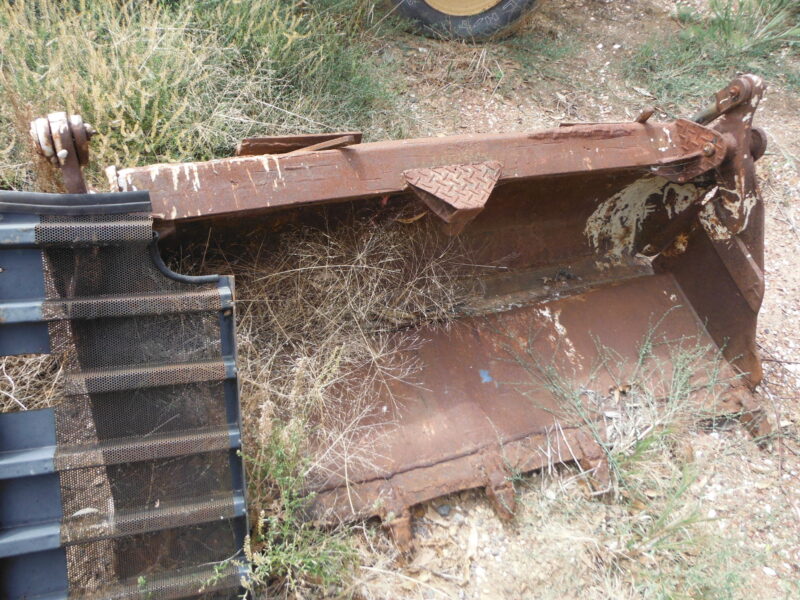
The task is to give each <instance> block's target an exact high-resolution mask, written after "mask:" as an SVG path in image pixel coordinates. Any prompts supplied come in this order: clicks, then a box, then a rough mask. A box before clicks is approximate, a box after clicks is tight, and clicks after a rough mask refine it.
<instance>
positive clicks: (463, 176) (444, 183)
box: [403, 161, 502, 235]
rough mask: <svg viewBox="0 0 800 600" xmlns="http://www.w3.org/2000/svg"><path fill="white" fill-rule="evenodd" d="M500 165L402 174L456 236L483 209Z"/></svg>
mask: <svg viewBox="0 0 800 600" xmlns="http://www.w3.org/2000/svg"><path fill="white" fill-rule="evenodd" d="M501 171H502V165H501V164H500V163H499V162H497V161H488V162H483V163H476V164H466V165H448V166H445V167H434V168H431V169H410V170H408V171H404V172H403V176H404V177H405V179H406V181H407V182H408V185H409V187H410V188H411V190H412V191H413V192H414V193H415V194H416V195H417V196H418V197H419V198H420V199H421V200H422V201H423V202H424V203H425V204H426V205H427V206H428V208H429V209H430V210H431V211H432V212H433V213H435V214H436V215H437V216H438V217H439V218H441V219H442V221H444V222H445V223H446V224H447V226H446V231H447V232H448V233H450V234H452V235H454V234H457V233H459V232H460V231H461V230H462V229H464V227H465V226H466V225H467V223H469V222H470V221H472V220H473V219H474V218H475V217H477V216H478V214H479V213H480V212H481V211H482V210H483V208H484V206H485V205H486V201H487V200H488V199H489V196H490V195H491V193H492V190H493V189H494V186H495V185H496V184H497V180H498V179H500V173H501Z"/></svg>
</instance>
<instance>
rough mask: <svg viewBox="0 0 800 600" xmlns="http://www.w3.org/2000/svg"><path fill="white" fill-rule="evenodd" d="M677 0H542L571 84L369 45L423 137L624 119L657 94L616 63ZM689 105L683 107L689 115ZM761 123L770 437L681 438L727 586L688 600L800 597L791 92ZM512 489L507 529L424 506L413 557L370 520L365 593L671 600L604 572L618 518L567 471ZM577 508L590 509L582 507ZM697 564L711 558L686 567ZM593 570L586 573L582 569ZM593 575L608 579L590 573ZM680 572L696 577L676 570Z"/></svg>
mask: <svg viewBox="0 0 800 600" xmlns="http://www.w3.org/2000/svg"><path fill="white" fill-rule="evenodd" d="M674 6H675V4H674V3H672V2H657V1H654V0H650V1H648V0H643V1H629V2H625V1H620V0H609V1H607V2H601V1H598V0H552V1H551V2H549V3H548V4H547V5H546V6H545V7H544V8H543V9H541V10H540V11H539V12H538V13H537V15H536V16H535V17H534V19H533V21H532V24H530V25H529V27H533V28H534V31H536V32H537V33H541V35H542V36H544V37H547V38H549V39H552V40H555V41H556V42H557V41H559V40H561V39H563V37H564V36H567V35H569V36H571V37H572V38H574V39H577V43H578V44H579V45H580V48H579V49H578V50H577V54H576V55H574V56H572V57H570V58H569V59H568V60H570V61H572V66H571V67H570V68H569V70H568V73H569V77H567V78H564V77H562V76H559V75H558V74H557V73H555V72H554V71H556V70H555V69H549V68H548V67H547V66H546V65H545V66H542V67H541V68H540V69H539V73H538V74H530V73H528V72H526V71H525V70H524V69H523V68H522V67H521V66H520V65H519V64H518V63H516V62H515V61H514V60H513V59H512V58H509V57H508V55H507V54H506V53H504V52H503V51H502V50H499V49H498V45H496V44H490V45H486V46H477V47H474V46H473V47H471V46H465V45H462V44H456V43H446V42H437V41H431V40H426V39H422V38H418V37H414V36H411V35H408V36H401V37H400V38H399V39H397V40H393V41H392V42H390V43H388V45H386V46H384V47H381V48H379V49H377V50H376V52H378V53H380V57H381V59H382V60H385V61H387V62H390V63H392V64H394V65H396V66H397V69H398V70H399V72H400V74H401V76H402V78H403V79H404V81H405V83H406V85H407V88H408V92H407V99H408V102H409V105H410V110H411V111H412V114H414V116H415V117H416V120H417V127H418V132H416V133H419V134H420V135H449V134H457V133H480V132H498V131H519V130H534V129H538V128H543V127H551V126H553V125H556V124H557V123H558V122H560V121H577V120H582V121H609V120H614V119H621V120H622V119H624V120H630V119H632V117H634V116H635V115H636V114H637V113H638V112H639V110H640V109H641V108H642V107H643V106H645V105H647V104H650V103H652V102H654V100H653V98H650V97H648V96H647V90H641V89H633V88H632V87H631V86H630V85H628V84H626V82H625V81H623V80H621V79H619V76H618V75H616V74H615V73H614V72H613V69H612V68H611V67H612V65H613V64H614V63H615V61H621V60H625V59H626V58H627V56H628V55H629V53H630V50H631V49H632V48H633V47H635V45H636V44H637V43H638V42H640V41H641V40H643V39H645V38H646V36H647V35H649V34H650V33H651V32H652V31H654V30H655V29H658V28H669V27H674V26H675V25H674V23H673V22H672V21H671V20H670V18H669V15H670V10H672V9H674ZM564 15H568V17H569V18H568V19H564V18H563V16H564ZM567 28H569V29H567ZM559 68H560V69H561V70H562V72H563V69H564V67H563V66H561V67H559ZM498 74H502V75H498ZM725 83H727V82H725V81H720V85H724V84H725ZM768 83H769V82H768ZM694 108H698V107H687V113H686V114H690V113H691V112H692V110H693V109H694ZM756 124H757V125H759V126H761V127H764V128H765V129H766V130H767V132H768V134H769V143H770V146H769V150H768V153H767V155H766V156H765V157H764V158H763V159H762V160H761V161H760V162H759V164H758V171H759V175H760V178H761V189H762V192H763V195H764V199H765V203H766V208H767V227H766V269H765V275H766V297H765V300H764V304H763V307H762V310H761V316H760V322H759V337H758V341H759V344H760V346H761V349H762V357H763V359H764V371H765V376H764V381H763V383H762V384H761V385H760V386H759V389H758V390H757V397H758V400H759V401H760V402H761V403H762V405H763V406H764V407H765V408H766V409H767V411H768V413H769V418H770V420H771V422H772V425H773V428H774V432H775V434H774V437H773V438H772V439H771V440H770V441H769V443H768V444H767V445H766V447H765V448H763V449H761V448H759V447H758V446H757V445H756V444H755V443H754V442H753V440H752V439H751V438H750V436H749V435H748V434H747V433H745V432H744V431H743V429H742V428H741V426H739V425H737V424H735V423H733V424H730V425H729V426H727V427H724V428H720V429H716V430H714V431H695V432H694V433H692V434H691V437H690V439H689V441H688V446H689V447H688V452H689V455H690V459H689V462H690V463H692V465H693V466H694V468H695V469H696V472H697V473H699V475H698V477H697V478H696V479H695V480H694V482H693V483H692V485H691V487H690V489H689V491H688V494H689V499H688V500H687V502H688V503H690V504H692V506H694V507H695V508H696V510H697V512H698V514H699V516H700V517H702V518H703V519H705V523H703V527H704V531H705V532H706V533H707V535H708V536H709V540H711V541H709V544H708V545H707V546H706V547H705V548H706V550H704V552H706V553H707V554H709V555H710V556H709V558H708V559H709V560H712V559H713V560H715V561H718V562H719V564H710V566H709V565H707V569H706V572H707V573H711V574H712V576H713V578H716V579H718V580H719V581H722V580H724V579H725V578H731V580H732V582H733V583H732V584H731V588H730V592H726V591H724V585H722V584H720V586H721V589H722V590H723V591H721V592H720V591H716V592H714V593H713V594H712V593H711V591H709V592H708V594H707V595H706V594H703V593H702V592H698V593H699V595H690V596H688V597H698V598H699V597H714V598H717V597H719V598H725V597H740V596H741V595H747V596H748V597H751V598H800V583H798V582H800V444H798V441H799V440H800V434H799V429H798V427H799V426H800V403H798V390H800V336H798V328H800V325H798V316H800V315H798V310H799V309H800V252H799V251H800V229H798V227H799V226H800V161H799V160H798V158H800V135H798V134H799V133H800V98H798V97H797V96H793V95H790V94H787V92H786V91H784V90H780V89H777V88H775V87H774V86H773V87H771V88H770V90H769V92H768V95H767V97H766V99H765V101H764V102H763V103H762V105H761V108H760V109H759V112H758V113H757V118H756ZM518 491H519V508H518V511H517V517H516V519H515V521H514V522H512V523H510V524H506V523H502V522H501V521H500V520H499V519H498V518H497V517H496V516H495V515H494V513H493V511H492V509H491V507H490V506H489V504H488V502H487V501H486V499H485V497H484V496H483V495H482V494H481V493H478V492H464V493H460V494H455V495H453V496H451V497H449V498H444V499H440V500H438V501H435V502H433V503H432V504H431V505H430V506H426V507H422V509H421V511H420V514H419V515H418V517H417V519H416V539H417V551H416V554H415V555H414V556H413V557H411V558H410V559H408V560H405V559H402V558H401V557H399V556H397V555H396V554H394V555H393V554H392V552H391V550H390V549H388V548H387V544H388V542H386V540H385V536H383V534H382V533H380V532H378V531H376V530H374V529H373V528H370V527H365V528H364V530H363V534H362V535H361V536H360V537H359V543H360V544H362V546H363V547H364V548H365V551H366V552H367V553H368V554H369V552H371V551H375V553H376V555H380V556H383V557H384V558H383V559H382V560H378V559H375V560H374V561H373V562H371V563H370V562H368V561H366V562H365V563H364V565H363V567H362V575H363V580H362V582H361V584H360V587H359V590H358V591H359V593H360V594H361V595H362V596H363V597H365V598H379V597H387V598H388V597H394V598H401V597H404V598H476V599H478V598H481V599H489V598H509V599H510V598H531V599H532V598H573V597H574V598H578V597H581V598H617V597H620V598H621V597H630V598H638V597H653V598H658V597H664V598H667V597H671V596H670V594H669V592H664V591H663V590H662V591H659V590H658V589H655V588H654V589H651V590H647V589H646V585H645V586H644V590H643V588H642V585H643V584H642V583H641V582H639V584H640V585H639V588H638V591H637V592H632V591H631V590H632V589H633V586H632V585H628V584H632V583H635V582H632V581H630V578H631V577H632V576H631V575H630V574H629V573H626V570H625V568H624V567H622V568H619V567H614V566H613V565H612V566H607V567H605V568H600V569H598V562H601V563H602V562H603V561H604V560H606V559H605V557H606V556H608V555H610V554H613V553H614V551H615V548H614V544H615V541H614V540H615V532H614V531H613V527H614V525H613V524H614V522H615V521H614V518H615V517H614V510H615V509H614V507H613V506H606V505H603V504H601V503H598V502H596V501H592V500H587V499H586V494H585V491H584V490H583V489H582V487H581V486H580V485H578V482H577V479H576V477H575V473H574V472H572V471H569V470H566V471H560V472H558V473H551V474H537V475H534V476H532V477H530V478H528V479H527V480H525V481H523V482H520V483H519V485H518ZM586 502H595V503H594V504H593V505H591V506H590V507H589V508H588V509H587V505H586ZM436 508H439V511H437V510H435V509H436ZM587 515H588V516H587ZM592 519H596V522H589V521H591V520H592ZM715 542H719V543H718V544H717V545H715ZM690 554H691V553H690ZM387 556H388V557H389V558H388V559H387V558H386V557H387ZM704 560H706V556H705V555H703V556H698V557H697V560H696V561H694V562H696V563H703V561H704ZM587 561H588V562H590V563H593V564H581V563H582V562H587ZM615 564H616V563H615ZM623 564H624V563H623ZM731 565H733V567H731ZM646 568H649V569H652V570H654V571H658V570H659V569H662V566H661V565H658V564H654V565H649V566H648V565H646ZM598 571H599V572H605V573H606V575H605V576H604V577H600V578H597V579H591V578H589V579H587V574H592V573H597V572H598ZM731 571H732V572H733V574H731ZM677 573H678V576H679V577H687V578H690V577H694V576H695V575H696V574H695V573H694V572H693V571H691V569H689V570H686V571H685V572H683V573H682V572H681V567H677ZM739 579H741V581H740V582H739V583H738V584H737V583H736V582H735V581H734V580H739ZM719 581H718V582H717V583H719ZM723 583H724V581H723ZM656 587H657V586H656Z"/></svg>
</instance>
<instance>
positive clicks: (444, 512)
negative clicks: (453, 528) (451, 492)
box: [436, 504, 450, 517]
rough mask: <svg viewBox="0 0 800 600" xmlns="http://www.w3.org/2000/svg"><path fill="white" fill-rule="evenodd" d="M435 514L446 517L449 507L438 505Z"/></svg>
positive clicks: (447, 505)
mask: <svg viewBox="0 0 800 600" xmlns="http://www.w3.org/2000/svg"><path fill="white" fill-rule="evenodd" d="M436 512H437V513H439V514H440V515H442V516H443V517H446V516H447V515H449V514H450V505H449V504H440V505H439V506H437V507H436Z"/></svg>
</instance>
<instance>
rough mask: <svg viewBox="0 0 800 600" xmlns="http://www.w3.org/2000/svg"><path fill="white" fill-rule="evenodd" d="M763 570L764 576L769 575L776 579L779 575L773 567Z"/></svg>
mask: <svg viewBox="0 0 800 600" xmlns="http://www.w3.org/2000/svg"><path fill="white" fill-rule="evenodd" d="M761 570H762V571H764V575H769V576H770V577H775V576H777V575H778V573H777V571H775V569H773V568H771V567H761Z"/></svg>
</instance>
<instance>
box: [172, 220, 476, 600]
mask: <svg viewBox="0 0 800 600" xmlns="http://www.w3.org/2000/svg"><path fill="white" fill-rule="evenodd" d="M427 219H430V217H428V218H427ZM404 220H406V219H404V218H403V216H402V215H401V214H398V213H397V211H394V210H392V211H389V210H386V211H385V212H384V213H380V214H371V215H369V216H367V217H359V218H356V217H355V216H353V215H348V216H346V217H344V218H343V219H341V220H337V221H327V220H323V223H322V224H320V225H318V226H316V227H301V228H290V229H289V230H287V231H285V232H283V233H281V234H275V233H273V232H272V231H271V230H269V229H268V228H254V229H255V230H254V232H253V233H252V234H251V235H250V236H249V238H248V239H246V240H243V241H240V242H239V243H231V242H229V241H226V242H223V243H222V244H221V246H222V248H223V249H218V248H217V246H216V243H215V242H213V241H211V242H210V244H208V245H199V246H195V247H193V248H190V249H188V251H187V252H186V253H185V254H184V257H183V259H182V260H181V261H180V262H181V264H182V266H183V270H184V271H186V270H189V271H192V272H195V273H197V272H211V273H213V272H225V273H233V274H234V275H235V276H236V288H237V291H236V295H237V301H236V302H237V304H236V305H237V316H238V319H237V321H238V332H237V335H238V344H239V347H238V349H239V359H238V366H239V377H240V381H241V384H242V396H241V402H242V415H243V427H244V433H245V452H246V454H247V460H248V464H249V469H248V471H249V483H250V489H249V491H250V498H249V501H250V504H251V508H252V510H253V511H254V512H255V513H256V514H258V517H257V519H258V520H259V521H261V522H266V523H267V526H266V527H263V528H260V529H259V530H258V531H257V532H256V534H255V535H254V540H253V541H254V547H255V548H256V550H257V552H256V553H255V554H254V555H253V563H254V565H255V567H254V570H255V575H256V579H257V580H260V581H262V582H264V583H268V582H269V581H270V580H271V579H272V578H274V577H275V576H278V577H279V578H281V580H282V581H283V582H286V583H288V584H289V585H288V588H289V589H291V590H293V591H298V590H302V589H305V588H307V587H308V586H311V587H313V586H314V585H319V584H322V583H325V584H327V583H330V582H331V581H335V580H336V579H337V578H341V577H343V572H342V571H343V570H345V569H346V564H345V563H346V562H347V561H346V557H347V556H350V554H349V553H348V552H347V550H346V548H345V547H344V546H343V545H342V544H341V543H338V542H337V540H339V539H340V538H339V537H338V536H339V535H340V534H337V533H335V532H334V533H325V532H318V531H316V532H315V531H310V530H309V529H308V528H307V525H306V524H304V523H303V517H302V514H301V513H302V512H303V508H304V507H305V504H306V501H307V498H306V495H307V493H308V490H309V489H310V488H313V487H315V486H317V485H319V484H322V483H324V482H325V479H326V478H327V477H328V475H329V469H330V468H336V469H339V468H340V467H341V465H342V464H347V465H348V468H357V467H358V466H359V465H361V466H365V465H369V463H370V461H371V459H372V458H373V456H372V454H371V450H370V443H369V440H370V435H371V432H372V430H373V429H374V428H375V425H376V424H381V423H385V422H386V417H385V416H384V412H383V411H382V410H381V408H382V405H383V404H384V403H380V405H378V403H375V402H374V398H375V397H376V394H377V393H379V392H382V398H386V391H387V386H386V384H387V383H388V382H389V381H391V380H397V379H402V380H405V381H409V380H410V381H413V379H414V375H415V372H416V371H417V369H418V368H419V367H420V365H419V364H418V363H417V361H416V360H415V358H414V353H413V350H414V348H415V344H416V341H415V339H414V338H413V336H406V335H404V336H402V338H401V339H402V342H399V341H398V339H399V336H395V335H393V332H396V331H397V330H398V329H402V328H405V327H408V326H411V325H417V324H420V323H430V322H436V323H439V324H440V325H441V326H442V327H446V326H447V322H448V319H449V318H451V317H452V316H453V315H454V314H455V313H456V312H458V309H459V305H460V303H461V301H462V294H463V292H462V289H461V285H460V283H459V282H460V277H461V276H462V275H464V274H465V270H466V269H467V267H465V266H464V263H465V262H466V261H465V251H464V249H463V248H462V247H461V246H460V244H459V243H458V241H457V240H456V239H455V238H447V237H445V236H443V235H442V234H441V233H440V231H439V227H438V223H436V222H433V221H428V222H419V221H418V222H415V223H414V224H413V225H412V224H406V223H403V221H404ZM213 238H214V235H213V233H212V234H211V235H210V236H209V240H213ZM365 421H366V422H368V423H369V425H365V424H364V423H365ZM259 511H260V512H259ZM315 589H316V588H315ZM284 591H286V590H285V589H284Z"/></svg>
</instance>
